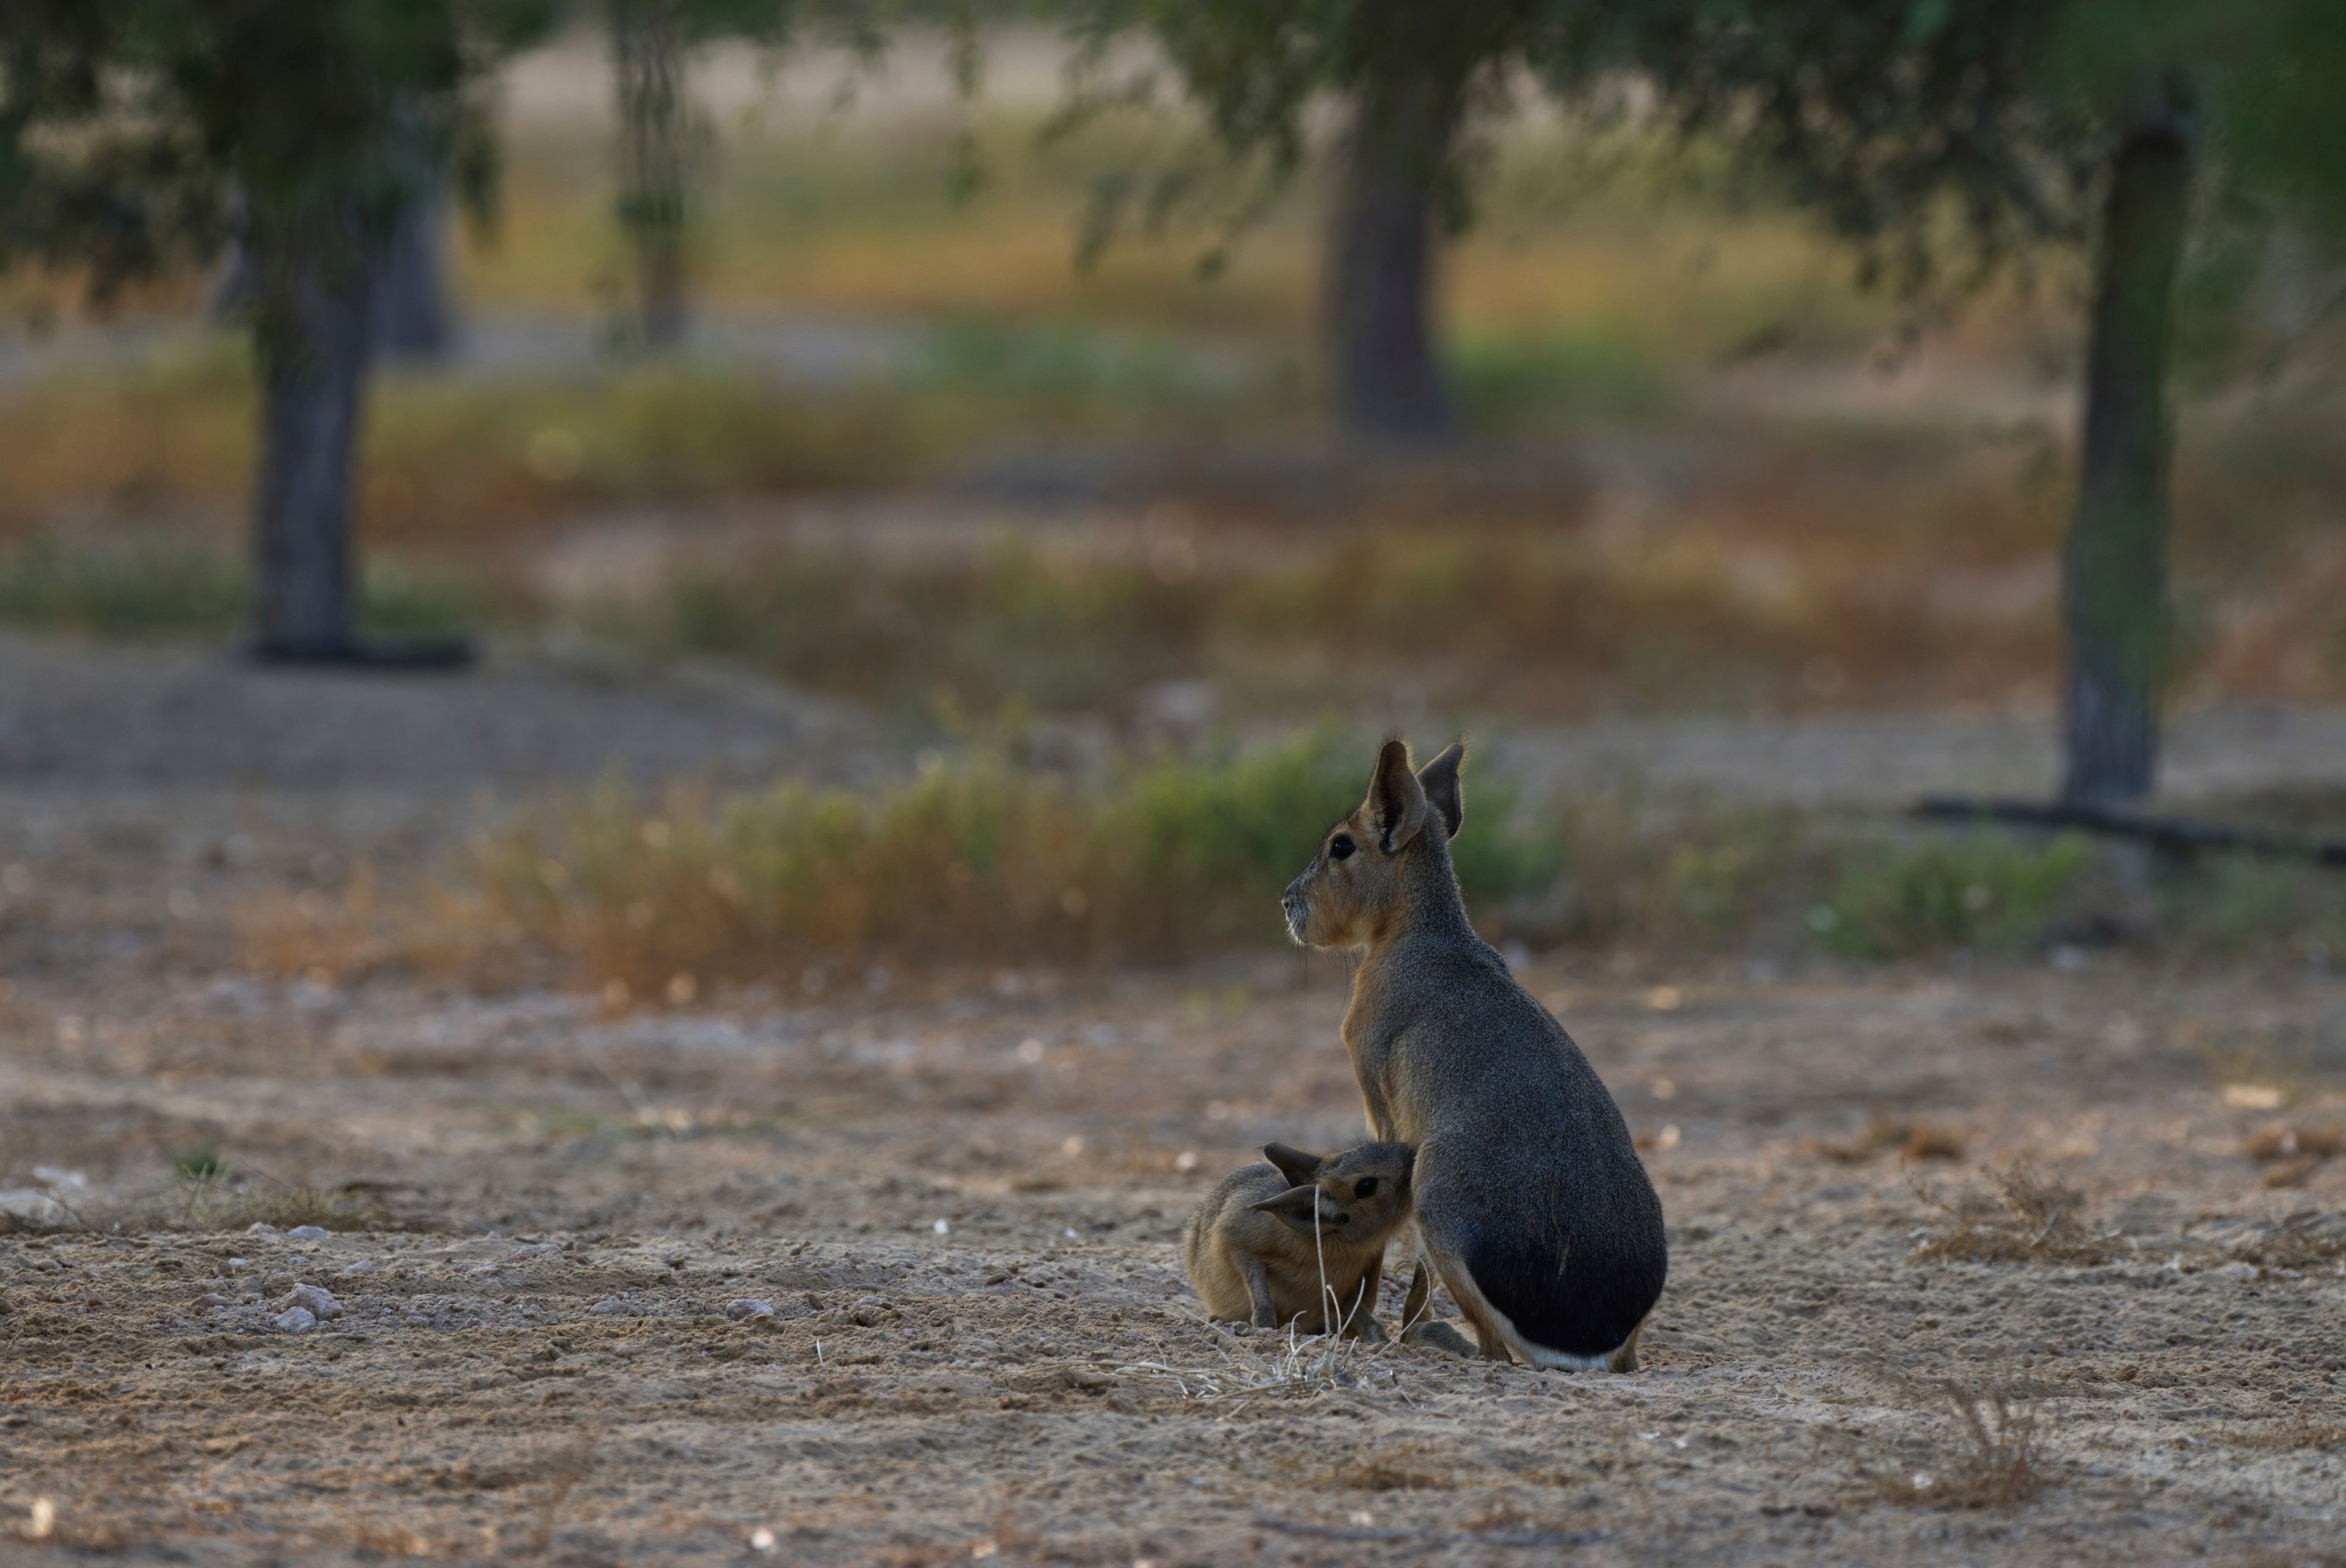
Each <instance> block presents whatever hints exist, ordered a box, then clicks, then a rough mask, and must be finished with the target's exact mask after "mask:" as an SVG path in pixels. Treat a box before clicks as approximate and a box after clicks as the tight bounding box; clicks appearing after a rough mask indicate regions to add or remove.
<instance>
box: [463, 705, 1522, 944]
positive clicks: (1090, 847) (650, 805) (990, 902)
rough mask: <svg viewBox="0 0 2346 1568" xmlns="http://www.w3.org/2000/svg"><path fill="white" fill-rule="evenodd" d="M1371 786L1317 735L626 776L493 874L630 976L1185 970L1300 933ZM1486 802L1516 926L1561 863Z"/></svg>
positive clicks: (492, 887)
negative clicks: (1087, 758) (1334, 845)
mask: <svg viewBox="0 0 2346 1568" xmlns="http://www.w3.org/2000/svg"><path fill="white" fill-rule="evenodd" d="M1366 774H1367V769H1366V768H1365V767H1364V766H1363V765H1362V758H1361V754H1360V750H1359V748H1357V747H1341V746H1338V745H1336V744H1334V743H1333V742H1332V741H1331V738H1329V737H1327V736H1325V735H1317V736H1312V737H1310V738H1305V739H1303V740H1301V741H1298V742H1295V743H1293V744H1290V745H1288V746H1284V747H1280V748H1273V749H1268V750H1264V751H1260V752H1255V753H1250V754H1249V755H1246V756H1243V757H1240V758H1238V759H1235V760H1232V761H1229V762H1227V763H1219V764H1199V763H1193V762H1186V761H1178V760H1172V759H1159V760H1154V761H1148V762H1143V763H1137V764H1134V765H1131V766H1128V767H1127V768H1124V769H1120V770H1117V771H1116V772H1114V773H1112V774H1110V775H1108V776H1107V777H1105V778H1103V779H1096V780H1092V781H1076V780H1071V779H1063V778H1058V777H1054V776H1051V775H1046V774H1041V773H1036V772H1034V771H1032V770H1029V769H1023V768H1020V767H1017V766H1015V765H1014V764H1012V763H1010V762H1008V761H1005V760H1003V759H999V758H994V759H979V760H976V761H974V762H972V763H970V764H968V765H966V766H960V767H953V768H947V767H943V766H935V767H932V768H930V769H926V770H924V771H923V773H921V774H920V775H919V776H918V777H917V778H915V779H911V780H909V781H906V782H903V783H901V784H893V785H887V786H882V787H879V788H876V789H864V790H857V791H848V790H835V789H809V788H807V787H805V786H803V785H798V784H790V785H785V786H782V787H780V788H779V789H773V790H770V791H767V792H765V793H762V794H755V795H743V796H736V797H731V798H727V799H711V798H709V797H707V796H701V795H694V794H688V793H678V794H671V795H669V796H668V797H666V798H665V799H661V800H659V801H657V802H647V801H645V800H643V799H639V798H638V797H637V796H636V795H635V794H634V793H633V792H632V791H630V790H628V789H626V788H625V787H624V786H621V785H618V784H616V783H614V784H607V785H605V786H603V787H602V788H600V789H596V790H594V791H592V792H590V793H588V794H586V795H585V796H583V797H578V798H573V799H566V800H561V801H557V802H555V803H553V804H552V805H550V806H548V807H546V808H544V809H540V810H538V811H536V812H535V813H533V814H531V815H529V816H527V817H525V818H524V819H521V820H517V821H515V823H513V824H512V825H510V826H509V827H507V828H506V829H505V830H502V831H500V832H497V833H495V834H493V835H491V836H490V837H488V838H487V839H486V840H484V841H483V842H481V843H480V844H478V845H477V846H476V847H475V850H474V871H475V874H476V875H477V876H478V877H479V878H480V880H481V883H482V885H483V886H484V889H485V890H486V891H487V893H488V896H489V898H490V901H491V903H492V906H493V908H494V910H495V913H496V915H497V917H498V918H499V919H501V920H503V921H509V922H511V924H512V925H513V927H514V928H515V929H518V930H519V931H520V932H523V933H524V934H525V936H526V937H528V938H530V939H533V940H535V941H537V942H542V943H545V944H546V945H548V946H550V947H552V948H554V949H555V950H556V951H557V952H565V953H567V954H570V955H572V956H573V957H575V958H576V960H578V961H579V962H581V963H582V964H583V965H584V967H585V968H586V970H587V971H588V972H589V973H591V974H593V975H595V976H597V978H617V979H620V980H624V981H627V982H628V983H631V984H639V985H651V986H658V985H662V984H666V983H669V982H670V981H672V980H674V979H675V977H677V976H679V975H684V976H691V977H694V979H695V981H696V982H697V981H698V979H699V978H702V977H714V976H729V977H741V978H746V977H750V976H755V975H759V974H773V973H777V972H779V973H781V974H786V975H787V974H792V973H795V972H797V966H800V965H803V964H809V963H818V962H843V961H857V960H862V959H867V958H880V957H902V958H907V959H911V960H914V961H920V962H937V961H945V962H955V961H958V962H1002V961H1013V962H1017V961H1037V960H1040V961H1055V962H1170V961H1174V960H1178V959H1181V958H1185V957H1189V956H1193V955H1196V954H1199V953H1203V952H1217V951H1222V950H1227V949H1229V948H1232V947H1239V946H1248V945H1268V944H1277V943H1279V942H1283V941H1285V940H1286V937H1285V931H1284V926H1283V923H1282V921H1281V917H1280V909H1279V894H1280V889H1281V888H1282V887H1284V886H1285V885H1286V883H1287V881H1289V880H1290V878H1292V877H1293V876H1294V875H1295V873H1296V872H1297V871H1301V869H1302V868H1303V866H1304V863H1305V862H1306V861H1307V860H1309V859H1310V857H1311V854H1312V852H1313V850H1314V849H1315V848H1316V846H1317V844H1318V842H1319V839H1320V835H1321V833H1322V832H1323V831H1324V830H1326V828H1327V827H1328V825H1329V824H1330V823H1331V822H1333V821H1334V820H1336V819H1337V818H1338V817H1340V816H1341V815H1342V814H1343V813H1344V812H1345V811H1347V810H1349V809H1351V808H1352V806H1353V805H1355V804H1357V803H1358V801H1359V799H1360V796H1361V793H1362V787H1363V785H1364V783H1365V780H1366ZM1475 809H1476V811H1477V817H1478V820H1476V822H1475V825H1474V829H1473V830H1470V831H1469V832H1468V833H1467V834H1465V835H1464V836H1462V837H1461V839H1460V840H1458V844H1459V848H1460V854H1459V870H1460V874H1461V879H1462V881H1464V884H1465V887H1466V891H1467V896H1468V898H1469V899H1470V901H1475V902H1476V904H1477V912H1478V914H1483V913H1486V912H1490V913H1494V914H1499V915H1500V918H1501V919H1502V921H1503V919H1504V915H1503V913H1502V912H1501V911H1503V906H1504V904H1505V901H1507V900H1508V899H1510V898H1512V897H1513V896H1515V895H1516V894H1518V893H1521V892H1524V891H1527V890H1531V889H1535V888H1537V887H1539V886H1541V885H1543V884H1544V883H1545V881H1546V880H1547V879H1548V878H1549V877H1550V876H1552V874H1553V871H1554V868H1555V866H1556V846H1555V843H1554V840H1553V839H1552V838H1551V837H1549V836H1546V835H1545V834H1542V833H1540V832H1537V831H1533V830H1525V829H1521V828H1517V827H1515V826H1513V825H1512V818H1513V812H1512V811H1511V810H1510V809H1509V808H1508V805H1507V803H1506V802H1505V799H1504V798H1489V797H1487V796H1486V799H1485V800H1484V802H1481V803H1478V805H1477V807H1476V808H1475ZM1484 926H1485V929H1486V930H1491V929H1497V928H1496V927H1494V925H1493V924H1492V922H1491V921H1485V922H1484Z"/></svg>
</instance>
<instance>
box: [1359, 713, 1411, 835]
mask: <svg viewBox="0 0 2346 1568" xmlns="http://www.w3.org/2000/svg"><path fill="white" fill-rule="evenodd" d="M1362 809H1363V810H1365V811H1366V812H1367V813H1368V818H1369V825H1370V827H1371V828H1372V829H1373V830H1375V832H1376V835H1377V847H1378V848H1379V849H1381V850H1384V852H1385V853H1386V854H1388V855H1393V854H1399V853H1400V852H1401V850H1402V847H1403V845H1405V844H1407V843H1408V842H1409V841H1410V840H1412V839H1414V838H1416V837H1417V830H1419V829H1420V828H1423V827H1424V826H1425V786H1423V784H1420V783H1419V782H1418V781H1417V775H1416V774H1414V773H1413V772H1411V771H1410V770H1409V747H1408V745H1407V744H1406V743H1405V742H1403V741H1400V740H1388V741H1386V742H1385V744H1384V748H1383V749H1382V750H1381V751H1379V752H1378V753H1377V770H1376V771H1375V772H1374V773H1372V774H1371V775H1369V798H1368V799H1367V800H1365V801H1364V802H1362Z"/></svg>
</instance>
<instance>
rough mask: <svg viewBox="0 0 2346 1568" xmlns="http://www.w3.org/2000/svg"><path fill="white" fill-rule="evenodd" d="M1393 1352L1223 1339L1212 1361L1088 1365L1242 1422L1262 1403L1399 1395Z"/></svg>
mask: <svg viewBox="0 0 2346 1568" xmlns="http://www.w3.org/2000/svg"><path fill="white" fill-rule="evenodd" d="M1386 1349H1387V1347H1384V1346H1381V1345H1370V1344H1368V1343H1366V1342H1365V1341H1363V1340H1361V1339H1346V1338H1344V1337H1343V1336H1341V1335H1337V1334H1311V1335H1299V1334H1298V1333H1297V1332H1296V1331H1295V1329H1294V1327H1293V1325H1291V1324H1290V1326H1289V1328H1288V1329H1287V1331H1286V1332H1285V1333H1284V1334H1283V1335H1273V1334H1263V1335H1260V1336H1255V1335H1246V1336H1240V1335H1234V1334H1218V1335H1216V1336H1215V1339H1214V1350H1215V1354H1216V1357H1217V1359H1214V1360H1211V1361H1207V1360H1198V1361H1179V1362H1177V1361H1169V1360H1155V1361H1121V1362H1114V1363H1110V1362H1106V1361H1087V1362H1085V1363H1083V1364H1084V1365H1086V1366H1089V1367H1093V1368H1096V1369H1099V1370H1102V1371H1107V1372H1112V1373H1114V1374H1115V1375H1116V1376H1117V1377H1126V1378H1136V1379H1139V1380H1144V1381H1147V1382H1151V1383H1154V1384H1156V1385H1157V1386H1158V1387H1159V1388H1160V1389H1169V1390H1172V1391H1173V1392H1175V1393H1177V1394H1178V1396H1179V1398H1180V1399H1181V1400H1182V1401H1183V1402H1184V1403H1185V1404H1191V1405H1203V1406H1209V1407H1212V1408H1213V1409H1215V1410H1219V1411H1222V1412H1225V1413H1226V1414H1228V1415H1230V1416H1235V1415H1236V1414H1237V1413H1238V1412H1239V1410H1244V1409H1245V1408H1246V1407H1247V1406H1248V1405H1250V1404H1253V1403H1256V1402H1258V1401H1262V1400H1313V1399H1317V1398H1319V1397H1320V1396H1321V1395H1323V1394H1328V1393H1332V1392H1334V1391H1336V1390H1346V1389H1349V1390H1364V1391H1381V1392H1392V1393H1398V1391H1399V1390H1398V1385H1397V1381H1396V1378H1395V1373H1394V1370H1393V1368H1392V1364H1391V1363H1390V1362H1389V1361H1387V1360H1386V1359H1385V1350H1386Z"/></svg>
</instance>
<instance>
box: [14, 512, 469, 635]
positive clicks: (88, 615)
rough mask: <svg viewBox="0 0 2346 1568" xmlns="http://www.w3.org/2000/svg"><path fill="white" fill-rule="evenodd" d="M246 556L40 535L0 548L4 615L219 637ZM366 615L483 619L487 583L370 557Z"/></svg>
mask: <svg viewBox="0 0 2346 1568" xmlns="http://www.w3.org/2000/svg"><path fill="white" fill-rule="evenodd" d="M249 584H250V576H249V574H248V572H247V569H246V565H245V563H244V561H243V558H242V557H241V556H240V555H237V554H235V553H234V552H232V551H230V550H229V549H227V548H225V547H224V546H222V545H217V544H214V543H212V542H210V541H208V540H204V539H200V538H193V537H189V536H187V535H179V534H173V533H169V532H165V531H159V530H149V531H134V532H128V533H123V534H118V535H84V534H65V533H56V532H51V533H42V534H36V535H33V536H32V537H31V538H29V539H27V540H26V541H25V542H24V543H23V544H20V545H16V546H15V548H13V549H11V550H8V551H7V552H6V553H5V554H0V622H7V623H12V624H14V625H16V626H31V627H36V628H38V629H40V630H43V631H60V632H76V633H80V634H84V635H87V636H110V637H187V636H222V635H225V634H228V633H230V632H233V631H235V630H236V629H237V628H238V627H239V626H242V625H243V624H244V621H245V616H246V611H247V609H248V607H249V606H250V602H251V594H250V586H249ZM359 599H360V602H359V620H360V623H361V624H362V626H365V627H366V628H367V629H369V630H372V631H380V632H390V633H394V634H398V633H407V634H428V633H438V632H453V631H458V630H462V629H464V628H466V627H468V626H476V625H478V624H479V621H480V619H481V616H482V614H483V612H484V607H485V605H486V598H485V596H484V593H483V591H482V589H481V586H480V585H479V584H478V583H477V582H476V581H474V579H473V578H471V577H468V576H466V575H464V574H461V573H458V572H454V571H436V572H435V571H428V570H425V569H423V568H421V567H417V566H414V565H409V564H405V563H403V562H401V561H399V560H397V559H395V558H394V559H390V560H377V561H370V562H369V563H368V564H367V566H366V570H365V573H364V575H363V579H362V583H361V585H360V596H359Z"/></svg>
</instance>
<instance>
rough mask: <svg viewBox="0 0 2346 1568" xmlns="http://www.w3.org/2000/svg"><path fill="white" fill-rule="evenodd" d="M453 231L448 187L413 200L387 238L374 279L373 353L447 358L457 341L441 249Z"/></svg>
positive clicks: (439, 185)
mask: <svg viewBox="0 0 2346 1568" xmlns="http://www.w3.org/2000/svg"><path fill="white" fill-rule="evenodd" d="M447 228H448V192H447V189H446V188H445V186H444V184H442V183H438V182H435V183H434V184H433V186H432V188H430V189H428V190H426V191H425V192H424V193H423V194H422V195H420V196H418V197H416V198H415V199H413V200H412V201H410V202H409V203H408V204H407V206H406V207H405V208H404V209H402V210H401V212H400V215H399V221H398V222H397V223H395V224H393V226H392V229H391V232H390V233H389V234H388V235H386V236H385V237H384V239H383V247H382V257H381V259H380V260H379V262H378V263H377V269H376V272H375V279H374V294H373V303H372V307H371V311H372V317H373V323H374V349H375V351H376V352H377V353H379V354H382V355H383V356H384V357H385V358H387V359H396V360H416V361H429V360H437V359H440V358H443V357H444V356H445V355H446V353H447V352H448V350H449V347H450V345H452V344H453V343H454V341H455V339H456V329H455V321H454V314H453V312H452V311H450V309H449V306H448V281H447V270H446V267H445V265H444V256H443V253H442V249H441V248H442V245H443V244H444V239H445V236H446V233H447Z"/></svg>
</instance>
